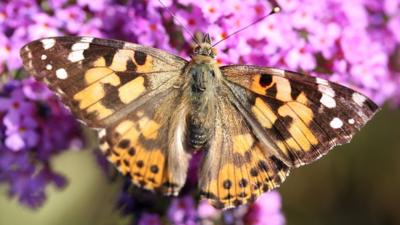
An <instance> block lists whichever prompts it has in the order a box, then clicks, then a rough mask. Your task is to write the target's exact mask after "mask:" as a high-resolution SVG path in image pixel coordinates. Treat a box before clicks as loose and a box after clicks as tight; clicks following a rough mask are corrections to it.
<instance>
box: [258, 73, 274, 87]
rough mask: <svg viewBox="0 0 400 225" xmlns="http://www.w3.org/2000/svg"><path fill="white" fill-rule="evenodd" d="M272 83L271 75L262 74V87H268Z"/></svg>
mask: <svg viewBox="0 0 400 225" xmlns="http://www.w3.org/2000/svg"><path fill="white" fill-rule="evenodd" d="M271 83H272V76H271V75H269V74H261V77H260V85H261V86H262V87H268V86H269V85H271Z"/></svg>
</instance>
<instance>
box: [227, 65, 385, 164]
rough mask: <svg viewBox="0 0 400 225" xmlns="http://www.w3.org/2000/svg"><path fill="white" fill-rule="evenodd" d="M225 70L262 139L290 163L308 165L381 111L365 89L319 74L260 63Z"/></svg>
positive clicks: (253, 127) (233, 89)
mask: <svg viewBox="0 0 400 225" xmlns="http://www.w3.org/2000/svg"><path fill="white" fill-rule="evenodd" d="M221 71H222V73H223V74H224V76H225V78H226V79H227V80H228V82H227V86H229V87H230V89H231V91H232V93H233V94H234V95H235V98H236V99H237V100H238V101H239V102H241V103H240V104H238V103H237V104H236V106H237V107H239V108H246V109H243V110H242V113H243V114H246V115H247V117H246V118H247V120H248V122H249V123H250V124H251V127H252V129H253V130H254V131H255V133H256V135H257V136H258V138H259V139H260V140H262V142H264V143H267V144H269V145H271V146H272V147H273V149H274V153H275V154H276V155H277V156H279V157H280V159H282V160H283V161H285V163H286V164H287V165H293V166H300V165H303V164H308V163H310V162H312V161H314V160H316V159H318V158H319V157H321V156H322V155H324V154H326V153H327V152H328V151H329V150H330V149H331V148H332V147H334V146H336V145H339V144H344V143H347V142H349V141H350V139H351V138H352V136H353V135H354V134H355V132H356V131H358V130H359V129H360V128H361V127H362V126H363V125H364V124H365V123H366V122H367V121H368V120H369V119H370V118H371V117H372V116H373V115H374V114H375V113H376V111H377V110H378V107H377V106H376V105H375V104H374V103H373V102H372V101H371V100H369V99H368V98H367V97H365V96H363V95H362V94H360V93H358V92H355V91H353V90H351V89H349V88H346V87H344V86H341V85H338V84H335V83H333V82H329V81H326V80H323V79H320V78H315V77H311V76H306V75H302V74H298V73H293V72H289V71H284V70H279V69H273V68H265V67H256V66H240V65H239V66H234V65H233V66H225V67H222V68H221ZM257 131H258V132H257Z"/></svg>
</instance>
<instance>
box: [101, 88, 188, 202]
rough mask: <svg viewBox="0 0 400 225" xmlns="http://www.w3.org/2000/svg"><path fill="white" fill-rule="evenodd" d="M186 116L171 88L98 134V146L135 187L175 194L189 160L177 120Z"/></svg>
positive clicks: (183, 179) (183, 106)
mask: <svg viewBox="0 0 400 225" xmlns="http://www.w3.org/2000/svg"><path fill="white" fill-rule="evenodd" d="M170 105H180V106H181V107H178V108H177V109H175V108H171V107H170ZM186 113H187V108H186V107H185V105H183V104H181V102H180V98H179V91H177V90H176V89H173V88H172V89H170V90H168V91H166V92H163V93H162V94H160V95H158V96H156V98H155V99H153V100H152V101H150V102H148V103H147V104H145V105H142V106H140V107H138V108H137V109H136V110H135V111H132V112H131V113H129V114H128V115H127V116H126V117H125V118H124V119H123V120H121V121H119V122H118V123H115V125H113V126H112V127H109V128H107V129H105V130H102V131H100V133H101V138H100V147H101V149H102V150H103V151H104V153H105V155H106V156H107V157H108V158H109V159H110V161H111V162H112V163H113V164H115V165H117V168H118V170H119V171H120V172H121V173H122V174H124V175H127V176H129V177H131V179H132V182H133V183H134V184H135V185H137V186H140V187H142V188H145V189H148V190H156V191H159V192H161V193H163V194H166V195H176V194H178V192H179V190H180V189H181V188H182V186H183V185H184V183H185V180H186V173H187V169H188V163H189V159H190V154H189V153H188V152H186V151H185V150H184V141H185V137H184V133H183V131H184V129H182V126H184V124H182V122H183V121H184V120H180V119H181V117H182V116H184V115H185V114H186Z"/></svg>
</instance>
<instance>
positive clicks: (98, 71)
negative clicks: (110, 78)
mask: <svg viewBox="0 0 400 225" xmlns="http://www.w3.org/2000/svg"><path fill="white" fill-rule="evenodd" d="M112 73H113V71H112V70H110V69H109V68H105V67H100V68H91V69H89V70H87V71H86V73H85V81H86V84H92V83H93V82H96V81H98V80H99V79H102V78H103V77H105V76H107V75H110V74H112Z"/></svg>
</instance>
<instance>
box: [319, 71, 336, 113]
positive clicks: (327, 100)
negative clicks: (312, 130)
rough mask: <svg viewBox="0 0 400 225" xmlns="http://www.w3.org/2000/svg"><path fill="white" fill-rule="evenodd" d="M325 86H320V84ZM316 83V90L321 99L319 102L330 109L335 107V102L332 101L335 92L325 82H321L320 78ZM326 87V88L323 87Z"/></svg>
mask: <svg viewBox="0 0 400 225" xmlns="http://www.w3.org/2000/svg"><path fill="white" fill-rule="evenodd" d="M324 82H325V83H326V84H322V83H324ZM317 83H319V84H320V85H318V90H319V91H320V92H321V93H322V97H321V99H320V100H319V101H320V102H321V103H322V104H323V105H324V106H326V107H328V108H330V109H332V108H335V107H336V101H335V99H334V97H335V95H336V94H335V91H334V90H333V89H332V88H331V87H330V86H329V83H327V81H326V80H322V79H320V78H317ZM325 85H326V86H325Z"/></svg>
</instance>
